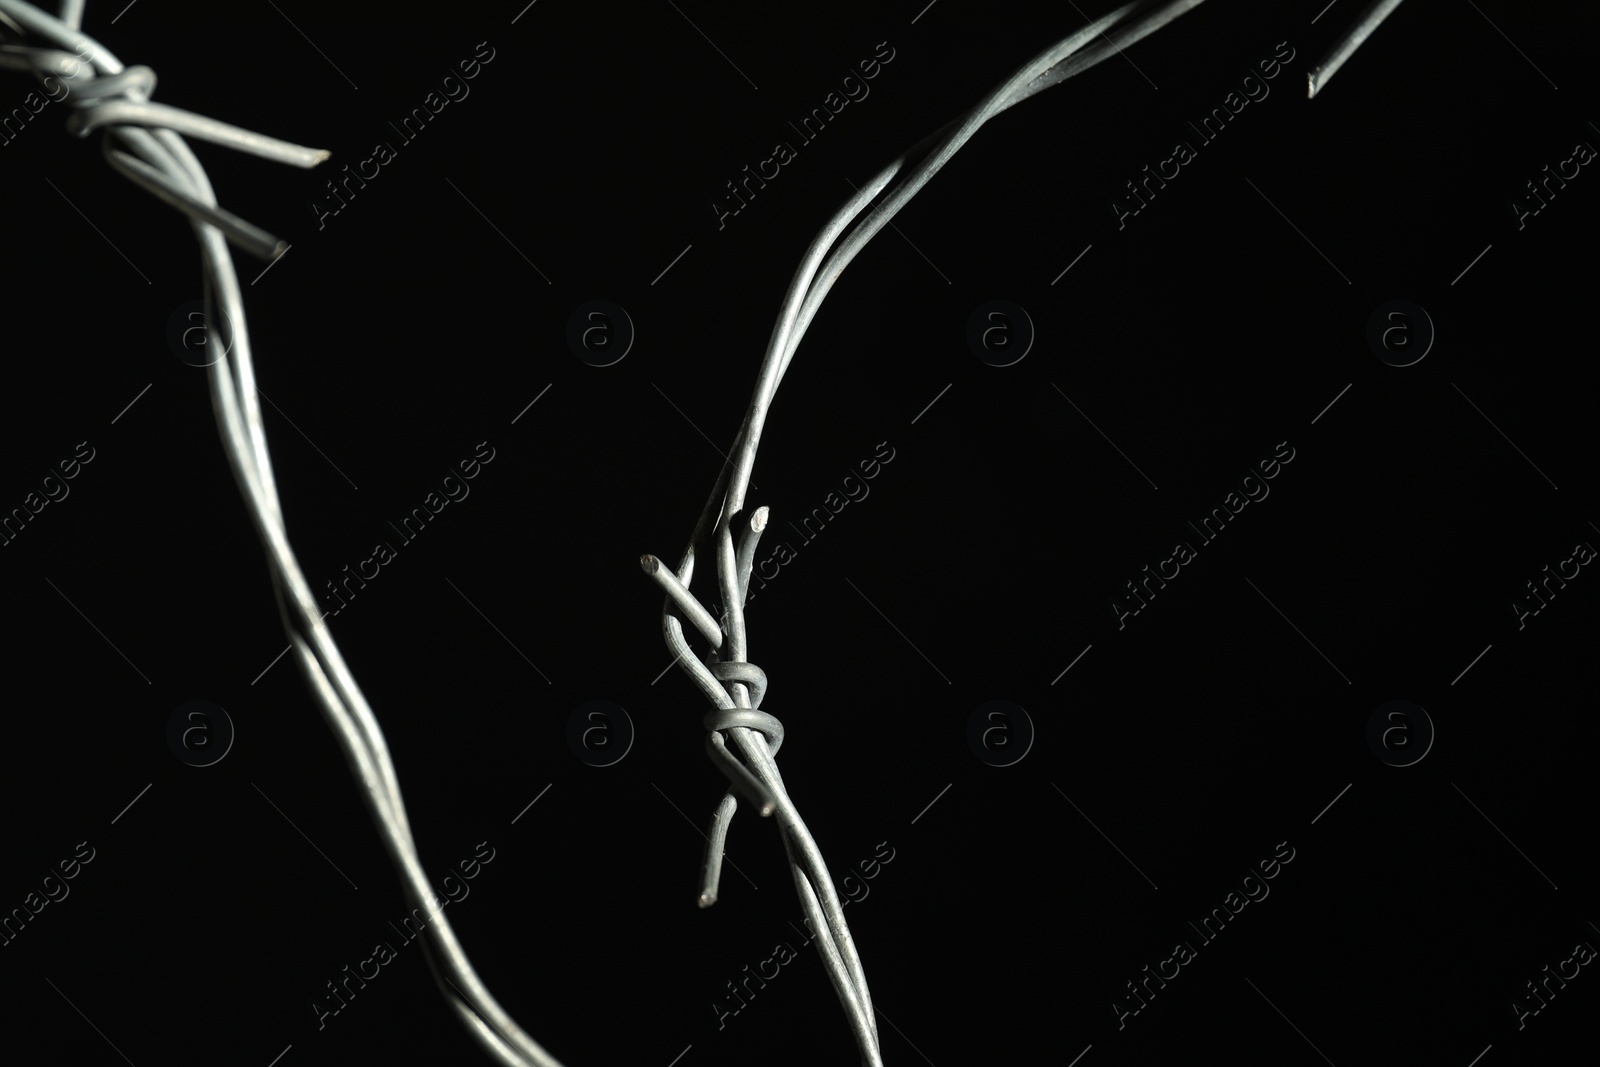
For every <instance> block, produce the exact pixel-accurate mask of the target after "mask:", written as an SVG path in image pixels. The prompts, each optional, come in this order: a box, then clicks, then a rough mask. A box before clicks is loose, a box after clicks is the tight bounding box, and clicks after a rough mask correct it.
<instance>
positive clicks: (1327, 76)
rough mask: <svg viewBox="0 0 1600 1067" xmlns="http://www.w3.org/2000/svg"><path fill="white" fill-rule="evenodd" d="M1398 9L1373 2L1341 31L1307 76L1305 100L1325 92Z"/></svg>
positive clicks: (1393, 2) (1390, 2)
mask: <svg viewBox="0 0 1600 1067" xmlns="http://www.w3.org/2000/svg"><path fill="white" fill-rule="evenodd" d="M1399 6H1400V0H1373V2H1372V3H1370V4H1368V5H1367V7H1366V10H1364V11H1362V12H1361V14H1360V15H1358V16H1356V20H1355V21H1354V22H1352V23H1351V24H1350V28H1349V29H1347V30H1345V31H1344V36H1343V37H1340V38H1339V39H1338V40H1337V41H1335V42H1334V43H1333V44H1332V45H1331V46H1329V48H1328V51H1327V52H1326V53H1324V54H1323V56H1322V60H1321V62H1319V63H1318V64H1317V65H1316V66H1314V67H1312V68H1311V70H1310V71H1308V72H1307V74H1306V99H1308V100H1309V99H1311V98H1313V97H1315V96H1316V95H1317V93H1318V92H1320V91H1321V90H1323V89H1325V88H1327V86H1328V83H1329V82H1330V81H1332V80H1333V76H1334V74H1335V73H1336V72H1337V71H1338V70H1339V68H1340V67H1342V66H1344V61H1345V60H1347V59H1349V58H1350V57H1351V56H1353V55H1355V52H1356V49H1357V48H1360V47H1361V46H1362V44H1363V43H1365V42H1366V39H1367V38H1368V37H1371V36H1372V33H1373V31H1374V30H1376V29H1377V28H1378V26H1379V24H1380V23H1382V22H1383V20H1384V19H1386V18H1388V17H1389V13H1390V12H1391V11H1393V10H1394V9H1395V8H1397V7H1399Z"/></svg>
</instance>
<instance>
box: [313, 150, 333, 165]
mask: <svg viewBox="0 0 1600 1067" xmlns="http://www.w3.org/2000/svg"><path fill="white" fill-rule="evenodd" d="M332 158H333V153H332V152H330V151H328V150H327V149H326V148H319V149H317V151H316V153H315V154H314V155H313V156H312V157H311V165H312V166H313V167H314V166H316V165H317V164H318V163H326V162H327V161H328V160H330V159H332Z"/></svg>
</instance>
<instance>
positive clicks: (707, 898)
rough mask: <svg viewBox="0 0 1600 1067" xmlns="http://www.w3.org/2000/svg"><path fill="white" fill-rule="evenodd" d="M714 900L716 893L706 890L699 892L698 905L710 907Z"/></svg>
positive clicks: (715, 900) (715, 899)
mask: <svg viewBox="0 0 1600 1067" xmlns="http://www.w3.org/2000/svg"><path fill="white" fill-rule="evenodd" d="M716 902H717V895H716V894H715V893H712V892H709V891H707V892H704V893H701V894H700V906H701V907H702V908H709V907H711V905H713V904H715V903H716Z"/></svg>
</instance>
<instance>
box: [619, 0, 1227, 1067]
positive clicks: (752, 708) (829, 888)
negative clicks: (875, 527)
mask: <svg viewBox="0 0 1600 1067" xmlns="http://www.w3.org/2000/svg"><path fill="white" fill-rule="evenodd" d="M1201 2H1202V0H1175V2H1171V0H1169V2H1164V3H1163V2H1156V0H1135V2H1133V3H1127V4H1124V5H1123V6H1121V7H1119V8H1117V9H1116V10H1114V11H1112V12H1111V13H1110V14H1108V15H1105V16H1103V17H1102V18H1100V19H1097V20H1095V21H1094V22H1091V23H1090V24H1089V25H1087V26H1085V27H1084V28H1083V29H1081V30H1079V31H1078V32H1077V33H1074V34H1072V35H1071V36H1069V37H1067V38H1066V39H1064V40H1062V41H1059V42H1057V43H1056V44H1055V45H1053V46H1052V47H1050V48H1049V49H1046V50H1045V51H1044V52H1042V53H1040V54H1039V55H1038V56H1036V57H1035V58H1034V59H1033V60H1032V61H1031V62H1029V63H1028V64H1026V65H1025V66H1023V67H1022V68H1021V69H1020V70H1018V71H1017V72H1016V73H1015V74H1014V75H1012V76H1011V77H1010V78H1009V79H1007V80H1006V82H1005V83H1003V84H1002V85H1001V86H1000V87H999V88H998V89H996V90H995V91H994V92H992V93H990V94H989V95H988V96H986V97H985V98H984V99H983V100H981V101H979V103H978V104H977V105H976V106H975V107H973V108H972V109H971V110H970V111H967V112H965V113H964V114H962V115H959V116H957V117H956V118H955V119H953V120H952V121H951V122H949V123H947V124H946V125H945V126H944V127H942V128H941V129H939V130H938V131H936V132H934V133H933V134H931V135H929V136H928V137H926V138H924V139H923V140H922V141H921V142H920V143H918V144H917V145H916V146H915V147H913V148H911V149H910V150H908V151H907V152H905V153H903V154H902V155H901V156H900V157H899V158H897V159H895V160H894V161H893V162H892V163H890V164H889V165H888V166H887V167H885V168H884V169H883V170H881V171H879V172H878V174H876V175H875V176H874V177H873V178H872V179H871V180H870V181H869V182H867V184H866V185H865V186H864V187H862V188H861V189H860V190H858V191H857V193H856V195H855V196H853V197H851V198H850V199H849V200H848V201H847V202H846V203H845V205H844V206H843V207H842V208H841V209H840V210H839V212H838V213H837V214H836V215H834V217H833V218H832V219H831V220H830V221H829V222H828V224H827V225H826V226H824V227H823V230H822V232H821V233H820V234H818V235H817V237H816V239H815V240H814V241H813V242H812V243H811V246H810V247H809V248H808V249H807V250H806V253H805V256H804V257H803V259H802V260H801V264H800V268H799V270H797V271H796V272H795V276H794V279H793V280H792V281H791V282H790V284H789V289H788V292H787V293H786V294H785V296H784V300H783V305H782V310H781V311H780V313H779V316H778V321H777V324H776V326H774V328H773V332H772V339H771V341H770V342H769V343H768V346H767V353H766V357H765V359H764V360H763V362H762V365H761V371H760V374H759V376H758V378H757V381H756V387H755V392H754V395H753V396H752V397H751V400H750V404H749V407H748V408H747V409H746V411H745V417H744V421H743V423H742V424H741V425H740V427H739V433H738V436H737V437H736V438H735V440H734V446H733V448H732V449H731V450H730V451H729V454H728V458H727V460H726V462H725V463H724V464H723V467H722V470H721V472H720V474H719V475H718V477H717V483H716V486H715V487H714V488H713V489H712V491H711V496H710V498H709V499H708V500H707V501H706V506H705V508H704V509H703V510H702V512H701V515H700V519H699V521H698V522H697V523H696V525H695V529H694V533H693V535H692V536H691V537H690V538H689V545H688V548H687V549H685V551H684V555H683V561H682V562H681V563H680V564H679V566H678V569H677V572H676V574H673V573H672V572H669V571H667V570H666V569H665V568H663V567H662V566H661V564H660V560H658V559H657V558H656V557H654V556H645V557H643V559H642V560H641V562H642V564H643V567H644V570H645V572H646V573H647V574H649V575H650V576H651V577H652V578H654V579H655V581H656V583H657V584H658V585H659V586H661V587H662V588H663V589H664V590H665V592H666V594H667V595H666V597H665V598H664V600H663V602H662V607H661V619H662V633H663V635H664V636H665V637H666V640H667V647H668V649H669V650H670V651H671V652H673V653H674V654H675V655H676V656H677V657H678V660H677V663H678V666H679V667H680V668H682V669H683V670H684V672H685V673H687V674H688V676H689V678H690V680H691V681H692V682H694V684H695V685H696V686H697V687H698V688H699V689H700V691H701V693H702V694H703V695H704V696H705V697H706V699H707V700H708V701H709V702H710V703H711V705H712V709H713V710H712V711H711V712H710V713H709V714H708V715H706V717H705V719H704V720H703V725H704V726H705V729H706V730H707V741H706V752H707V754H708V755H709V756H710V758H711V761H712V764H713V765H714V766H716V767H717V769H718V770H720V771H721V772H722V773H723V774H724V775H725V776H726V777H727V779H728V783H729V784H728V790H727V792H726V793H725V794H724V795H723V798H722V801H721V803H720V804H719V805H718V806H717V809H716V811H715V813H714V814H713V816H712V819H711V827H710V832H709V833H708V834H707V845H706V853H705V861H704V863H703V865H702V874H701V885H700V894H699V898H698V899H699V903H700V906H701V907H707V906H709V905H711V904H713V903H715V902H716V899H717V891H718V888H719V878H720V875H721V869H722V854H723V850H724V847H725V843H726V840H727V833H728V824H729V822H730V821H731V820H732V818H733V815H734V812H735V811H736V810H737V809H738V795H740V794H742V795H744V797H745V798H746V799H747V800H750V801H751V802H753V803H755V804H756V805H757V808H758V810H759V811H760V812H761V814H763V815H766V814H768V812H769V811H770V812H773V813H775V814H776V815H777V817H778V820H777V821H778V824H779V828H780V830H781V831H782V840H783V847H784V851H785V853H786V854H787V855H788V858H789V866H790V869H791V873H792V874H793V876H794V883H795V891H796V892H797V893H798V894H799V897H800V902H801V905H802V907H803V908H804V909H805V912H806V915H807V916H808V917H809V918H810V919H811V921H812V925H813V926H814V927H815V928H816V929H817V931H818V936H817V945H818V947H819V951H820V953H821V955H822V957H823V961H824V963H825V965H826V967H827V969H828V976H829V978H830V979H831V981H832V982H833V987H834V991H835V993H836V994H837V995H838V997H839V1002H840V1004H841V1005H842V1006H843V1007H844V1010H845V1014H846V1016H847V1018H848V1019H849V1022H850V1026H851V1030H852V1031H853V1033H854V1034H855V1038H856V1044H857V1047H858V1048H859V1049H860V1052H861V1059H862V1063H863V1064H865V1065H867V1067H881V1064H882V1059H881V1054H880V1051H879V1046H878V1030H877V1021H876V1018H875V1013H874V1011H873V1007H872V997H871V993H870V992H869V991H868V988H867V980H866V975H865V972H864V970H863V968H862V965H861V958H860V955H859V954H858V953H857V951H856V947H855V943H854V941H853V940H852V938H851V936H850V928H849V926H848V925H847V924H846V923H845V920H844V910H843V908H842V907H841V906H840V904H839V898H838V895H837V893H836V892H835V891H834V887H833V879H832V877H831V876H830V875H829V873H828V868H827V865H826V864H825V863H824V862H823V859H822V853H821V851H820V850H819V849H818V847H817V843H816V841H815V839H813V837H812V836H811V833H810V831H809V830H807V829H806V825H805V823H804V822H803V821H802V820H801V818H800V814H799V812H798V811H797V810H796V809H795V806H794V803H793V801H792V800H791V799H790V797H789V794H788V792H787V790H786V789H785V788H784V784H783V779H782V777H781V776H780V775H779V774H778V766H777V763H776V762H775V759H774V757H776V756H777V754H778V747H779V745H780V744H781V742H782V739H783V726H782V723H780V722H779V721H778V720H777V719H776V718H775V717H774V716H772V715H771V714H768V713H762V712H759V711H757V710H756V709H757V708H759V707H760V704H761V699H762V697H763V696H764V695H765V693H766V688H767V685H766V674H765V673H764V672H762V671H761V670H760V668H758V667H756V666H755V665H754V664H752V663H750V662H748V659H747V644H748V642H747V635H746V632H745V619H744V601H745V597H746V594H747V591H748V585H749V575H750V563H751V561H752V560H753V559H754V556H755V544H756V540H757V539H758V538H759V537H760V534H761V532H762V530H763V529H764V528H765V526H766V522H767V509H766V508H759V509H757V510H756V511H755V512H754V513H753V514H751V515H749V516H748V517H746V516H745V512H744V498H745V490H746V488H747V487H748V485H749V484H750V476H751V470H752V468H753V466H754V464H755V455H756V449H757V447H758V446H759V444H760V440H761V431H762V429H763V427H764V426H765V424H766V419H767V413H768V410H769V408H770V407H771V404H772V399H773V396H774V395H775V394H776V392H777V389H778V385H779V383H780V382H781V381H782V380H783V375H784V373H785V371H787V370H788V367H789V361H790V360H791V359H793V357H794V353H795V350H796V348H798V347H799V344H800V340H801V338H802V337H803V336H804V334H805V331H806V327H807V326H808V325H810V323H811V320H812V319H813V318H814V317H815V316H816V313H817V310H818V308H819V307H820V306H821V304H822V301H823V299H824V298H825V297H826V296H827V294H828V292H829V291H830V290H831V289H832V288H833V285H834V283H835V282H836V281H838V279H839V276H840V275H841V274H842V273H843V272H844V269H845V267H846V266H848V265H849V263H850V261H851V260H853V259H854V258H855V257H856V255H858V254H859V253H860V251H861V249H862V248H864V247H865V246H866V244H867V242H868V241H870V240H871V239H872V238H873V236H874V235H876V234H877V233H878V231H879V230H881V229H882V228H883V227H884V226H886V225H888V223H889V220H890V219H891V218H893V217H894V215H895V213H896V212H898V211H899V210H900V209H901V208H902V207H903V206H905V204H906V202H907V201H909V200H910V199H911V197H913V196H914V195H916V193H917V191H918V190H919V189H921V188H922V187H923V186H924V185H926V184H927V183H928V181H929V180H930V179H931V178H932V177H933V176H934V174H936V173H938V171H939V169H940V168H941V167H943V166H944V165H945V163H947V162H948V161H949V160H950V157H951V156H953V155H954V154H955V153H956V152H957V151H958V150H959V149H960V148H961V146H962V145H964V144H965V143H966V142H967V141H968V140H969V139H970V138H971V137H972V135H973V134H974V133H976V132H977V130H978V128H979V127H980V126H982V125H983V124H984V123H985V122H988V121H989V120H990V119H991V118H993V117H994V116H996V115H998V114H999V113H1000V112H1002V111H1004V110H1006V109H1007V108H1010V107H1013V106H1015V105H1016V104H1018V103H1021V102H1022V101H1023V100H1026V99H1027V98H1028V97H1030V96H1032V95H1034V94H1035V93H1038V92H1041V91H1042V90H1044V89H1047V88H1049V87H1050V86H1052V85H1055V84H1057V83H1059V82H1061V81H1064V80H1066V79H1067V78H1070V77H1072V76H1074V75H1076V74H1079V73H1082V72H1083V71H1085V70H1088V69H1089V68H1090V67H1093V66H1095V65H1096V64H1098V63H1101V62H1103V61H1104V60H1106V59H1108V58H1110V57H1111V56H1113V55H1116V54H1118V53H1120V52H1121V51H1122V50H1123V49H1125V48H1127V47H1129V46H1131V45H1132V44H1134V43H1135V42H1137V41H1139V40H1140V39H1142V38H1144V37H1145V36H1148V35H1149V34H1151V33H1153V32H1155V31H1156V30H1158V29H1160V28H1161V27H1162V26H1165V25H1166V24H1167V23H1169V22H1171V21H1172V20H1173V19H1175V18H1177V17H1178V16H1179V15H1181V14H1183V13H1184V12H1186V11H1188V10H1190V9H1192V8H1194V7H1197V6H1199V4H1200V3H1201ZM852 224H853V225H852ZM847 229H848V230H849V232H848V233H846V230H847ZM736 524H738V525H740V526H742V529H741V530H740V533H739V538H738V545H737V547H736V546H735V537H734V529H735V525H736ZM697 549H702V550H704V551H708V552H714V553H715V564H716V571H717V573H716V580H717V586H718V591H719V593H720V596H721V603H722V605H723V609H724V610H723V616H722V620H721V623H720V625H719V623H718V621H717V620H716V619H715V617H714V616H713V615H712V614H711V612H710V611H708V610H707V609H706V608H705V607H704V606H703V605H702V604H701V603H700V602H699V601H698V600H696V599H695V597H694V595H693V594H692V593H691V592H690V585H691V582H692V579H693V577H694V569H695V560H696V551H697ZM685 620H687V621H688V622H689V623H690V624H691V625H692V626H693V627H694V628H695V629H696V630H697V631H698V632H699V633H700V634H701V636H703V637H704V638H705V639H706V641H707V643H708V644H710V646H711V650H712V651H711V654H710V655H709V656H708V657H707V659H706V660H702V658H701V657H700V656H697V655H696V654H694V652H693V650H692V649H690V648H689V645H688V642H687V640H686V639H685V637H684V633H683V623H684V621H685ZM741 756H742V757H743V762H740V760H739V758H738V757H741Z"/></svg>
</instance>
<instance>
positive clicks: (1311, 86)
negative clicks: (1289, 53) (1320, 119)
mask: <svg viewBox="0 0 1600 1067" xmlns="http://www.w3.org/2000/svg"><path fill="white" fill-rule="evenodd" d="M1316 95H1317V72H1316V71H1314V70H1310V71H1307V72H1306V99H1307V100H1311V99H1313V98H1314V97H1315V96H1316Z"/></svg>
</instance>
